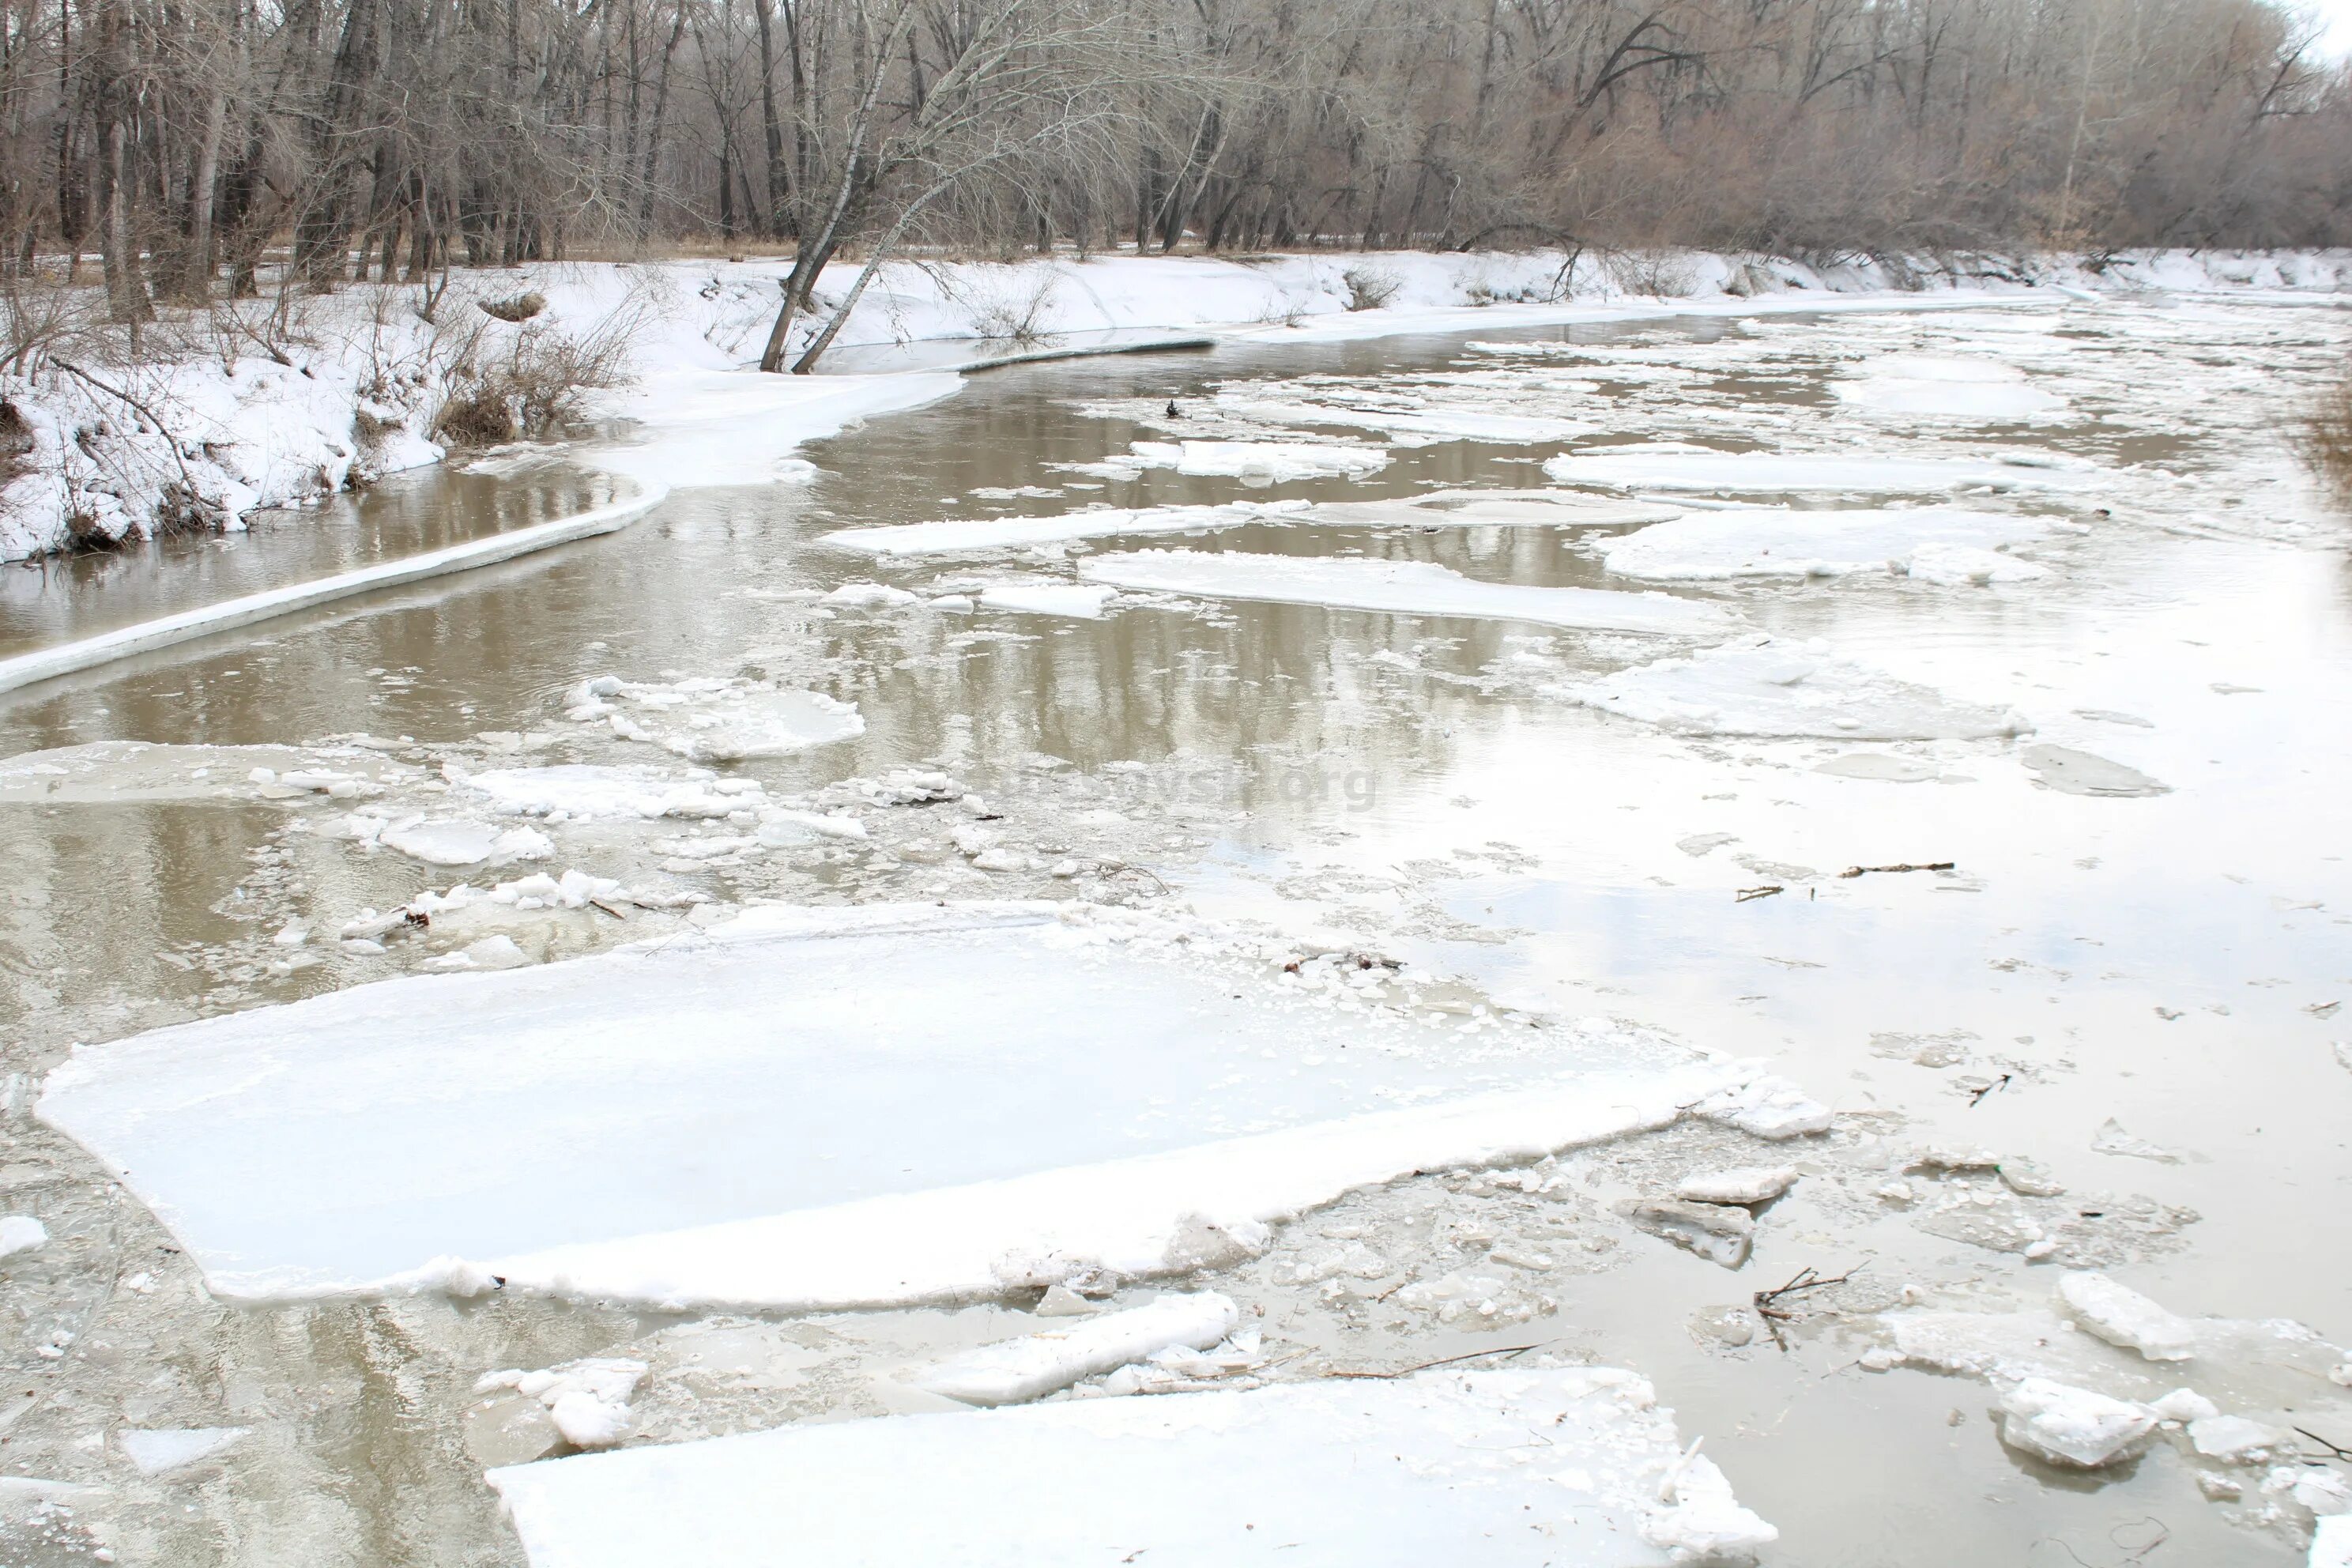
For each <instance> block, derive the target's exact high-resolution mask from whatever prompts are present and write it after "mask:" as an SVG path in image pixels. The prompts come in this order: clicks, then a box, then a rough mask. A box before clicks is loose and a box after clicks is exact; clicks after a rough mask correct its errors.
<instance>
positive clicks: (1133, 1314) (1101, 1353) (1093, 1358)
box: [914, 1291, 1241, 1405]
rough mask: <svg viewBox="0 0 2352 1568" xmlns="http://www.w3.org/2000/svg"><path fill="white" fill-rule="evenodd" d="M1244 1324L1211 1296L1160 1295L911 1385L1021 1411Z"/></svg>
mask: <svg viewBox="0 0 2352 1568" xmlns="http://www.w3.org/2000/svg"><path fill="white" fill-rule="evenodd" d="M1240 1321H1241V1309H1239V1308H1238V1307H1235V1306H1234V1303H1233V1300H1232V1298H1230V1297H1226V1296H1220V1295H1218V1294H1217V1293H1216V1292H1214V1291H1202V1292H1201V1293H1200V1294H1198V1295H1192V1296H1162V1297H1160V1299H1159V1300H1156V1301H1152V1302H1150V1303H1148V1304H1147V1305H1144V1306H1141V1307H1134V1308H1130V1309H1129V1310H1126V1311H1123V1312H1109V1313H1106V1314H1104V1315H1103V1316H1101V1317H1092V1318H1088V1319H1087V1320H1086V1321H1084V1322H1081V1323H1078V1324H1076V1325H1075V1326H1073V1327H1071V1328H1066V1329H1059V1330H1055V1331H1052V1332H1050V1333H1042V1334H1029V1335H1025V1336H1024V1337H1022V1338H1020V1339H1017V1340H1003V1341H1000V1342H997V1343H995V1344H992V1345H982V1347H981V1348H980V1349H978V1350H975V1351H967V1352H964V1353H963V1354H962V1355H960V1356H957V1357H956V1358H955V1359H954V1360H952V1361H950V1362H947V1363H942V1364H941V1365H939V1366H935V1367H932V1368H930V1369H929V1371H926V1372H924V1373H921V1374H920V1375H919V1376H918V1377H917V1378H915V1379H914V1381H915V1383H916V1384H917V1385H918V1386H919V1387H922V1388H926V1389H929V1391H930V1392H932V1393H933V1394H946V1395H947V1396H948V1397H949V1398H950V1399H961V1400H962V1401H963V1402H964V1403H965V1404H966V1405H1018V1404H1020V1403H1022V1402H1023V1401H1024V1400H1030V1399H1035V1398H1037V1397H1038V1396H1039V1395H1041V1394H1051V1393H1053V1392H1054V1391H1055V1389H1060V1388H1067V1387H1069V1386H1070V1384H1074V1383H1076V1382H1077V1381H1079V1380H1080V1379H1081V1378H1087V1377H1095V1376H1097V1375H1099V1374H1101V1373H1106V1372H1112V1371H1115V1370H1117V1369H1118V1368H1119V1367H1122V1366H1125V1365H1127V1364H1128V1363H1129V1362H1138V1361H1141V1360H1143V1359H1144V1358H1145V1357H1146V1356H1149V1355H1150V1354H1151V1353H1152V1352H1155V1351H1161V1350H1166V1349H1167V1348H1168V1347H1169V1346H1171V1345H1182V1346H1184V1347H1186V1348H1187V1349H1190V1350H1206V1349H1208V1348H1209V1347H1210V1346H1211V1345H1213V1344H1215V1343H1216V1342H1218V1341H1219V1340H1222V1339H1223V1338H1224V1337H1225V1336H1226V1335H1227V1334H1229V1333H1231V1332H1232V1331H1233V1330H1234V1325H1235V1324H1237V1323H1239V1322H1240Z"/></svg>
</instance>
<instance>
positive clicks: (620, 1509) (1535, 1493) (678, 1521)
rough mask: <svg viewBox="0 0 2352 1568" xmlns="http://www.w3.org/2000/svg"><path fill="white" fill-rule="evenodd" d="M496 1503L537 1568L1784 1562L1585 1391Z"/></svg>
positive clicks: (1596, 1383)
mask: <svg viewBox="0 0 2352 1568" xmlns="http://www.w3.org/2000/svg"><path fill="white" fill-rule="evenodd" d="M1531 1433H1533V1434H1540V1441H1538V1442H1530V1441H1529V1434H1531ZM910 1477H919V1478H920V1480H921V1489H922V1499H921V1506H919V1507H909V1506H908V1501H907V1496H908V1494H907V1488H908V1478H910ZM488 1480H489V1483H490V1485H491V1486H493V1487H494V1488H496V1489H498V1491H499V1495H500V1496H501V1497H502V1498H503V1499H504V1500H505V1502H506V1505H507V1508H508V1510H509V1512H510V1513H511V1514H512V1516H513V1519H514V1521H515V1527H516V1530H517V1531H518V1532H519V1533H520V1535H521V1537H522V1542H523V1550H524V1552H526V1554H527V1555H528V1556H529V1558H530V1562H531V1563H532V1564H533V1568H641V1565H642V1564H645V1563H758V1562H767V1561H772V1560H773V1559H774V1557H775V1555H776V1551H777V1543H778V1542H790V1543H791V1554H792V1556H793V1559H794V1560H795V1561H806V1562H810V1563H833V1562H841V1563H851V1562H855V1563H859V1564H861V1565H863V1568H938V1565H939V1564H942V1563H955V1564H958V1565H959V1568H1041V1565H1044V1564H1049V1563H1051V1564H1059V1563H1109V1564H1115V1563H1118V1562H1120V1561H1122V1560H1125V1559H1134V1560H1139V1561H1141V1562H1144V1563H1150V1564H1155V1565H1157V1568H1231V1565H1232V1564H1234V1563H1244V1562H1257V1561H1260V1560H1264V1561H1265V1562H1268V1563H1292V1562H1298V1563H1314V1564H1325V1565H1335V1564H1342V1563H1448V1564H1461V1565H1462V1568H1539V1565H1542V1564H1548V1563H1563V1562H1573V1563H1576V1564H1577V1568H1634V1565H1647V1564H1664V1563H1676V1562H1695V1561H1700V1560H1702V1559H1704V1560H1706V1561H1712V1562H1716V1563H1738V1562H1744V1561H1747V1560H1748V1559H1749V1558H1751V1557H1752V1556H1753V1554H1754V1553H1755V1552H1756V1551H1757V1550H1758V1549H1759V1547H1762V1546H1765V1545H1768V1544H1769V1543H1770V1542H1772V1541H1774V1540H1776V1539H1777V1538H1778V1532H1777V1531H1774V1530H1773V1529H1772V1527H1771V1526H1770V1525H1769V1524H1767V1523H1765V1522H1764V1521H1762V1520H1760V1519H1759V1518H1757V1517H1756V1515H1755V1514H1753V1513H1751V1512H1749V1511H1748V1510H1746V1509H1744V1508H1741V1507H1740V1506H1739V1505H1738V1502H1737V1501H1736V1500H1734V1499H1733V1498H1732V1496H1731V1493H1730V1488H1729V1486H1728V1484H1727V1483H1726V1482H1725V1481H1724V1479H1723V1477H1722V1473H1721V1472H1720V1471H1719V1470H1717V1468H1715V1466H1713V1465H1712V1464H1710V1463H1709V1462H1708V1461H1707V1460H1706V1458H1702V1457H1700V1456H1697V1455H1696V1454H1693V1455H1688V1456H1685V1454H1684V1453H1683V1452H1682V1451H1681V1449H1680V1447H1679V1446H1678V1444H1677V1440H1676V1435H1675V1426H1674V1421H1673V1417H1672V1416H1671V1415H1669V1414H1668V1413H1667V1412H1665V1411H1663V1410H1661V1409H1659V1408H1658V1407H1657V1405H1656V1404H1655V1396H1654V1394H1653V1393H1652V1391H1651V1388H1650V1385H1649V1384H1647V1383H1646V1382H1644V1381H1643V1379H1641V1378H1638V1377H1635V1376H1633V1375H1632V1374H1631V1373H1622V1372H1617V1371H1613V1370H1610V1369H1605V1368H1591V1367H1575V1368H1563V1369H1560V1370H1558V1371H1528V1372H1519V1371H1511V1372H1476V1373H1423V1374H1421V1375H1419V1376H1416V1377H1412V1378H1401V1379H1397V1380H1394V1381H1381V1382H1372V1381H1353V1380H1350V1381H1336V1382H1316V1383H1291V1384H1276V1385H1273V1386H1270V1387H1265V1388H1259V1389H1254V1390H1247V1391H1243V1390H1215V1391H1212V1392H1208V1393H1200V1394H1171V1395H1168V1396H1165V1397H1160V1398H1129V1399H1088V1400H1077V1401H1066V1402H1062V1403H1056V1404H1049V1405H1020V1406H1016V1407H1013V1408H1010V1409H1003V1410H985V1411H972V1412H969V1413H960V1414H955V1415H909V1416H898V1417H893V1418H886V1419H882V1420H872V1421H845V1422H833V1423H827V1424H824V1425H819V1426H785V1427H780V1428H777V1429H775V1430H773V1431H767V1432H755V1433H746V1434H743V1435H741V1436H731V1437H719V1438H715V1439H711V1440H709V1441H704V1442H697V1443H684V1444H677V1445H674V1446H667V1447H638V1448H630V1449H625V1450H623V1451H621V1452H618V1453H614V1454H600V1455H590V1456H585V1457H583V1458H567V1459H558V1460H552V1461H546V1462H542V1463H540V1464H534V1465H523V1466H517V1467H513V1468H507V1469H499V1470H493V1471H491V1472H490V1473H489V1476H488ZM1501 1521H1515V1522H1513V1523H1511V1524H1509V1525H1508V1526H1507V1527H1505V1526H1504V1525H1503V1524H1502V1523H1501Z"/></svg>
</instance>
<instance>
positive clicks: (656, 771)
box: [449, 763, 761, 822]
mask: <svg viewBox="0 0 2352 1568" xmlns="http://www.w3.org/2000/svg"><path fill="white" fill-rule="evenodd" d="M449 782H450V783H452V784H456V785H457V786H458V787H459V788H461V789H465V790H469V791H472V792H473V793H474V794H476V795H482V796H484V797H485V798H487V799H488V802H489V804H490V805H493V806H495V807H496V808H498V809H499V810H501V811H510V812H514V813H517V814H519V815H520V816H536V817H544V818H545V819H547V820H548V821H550V822H595V821H613V820H624V821H625V820H630V819H640V820H643V819H650V818H654V817H661V816H684V817H713V816H726V815H727V814H728V813H729V812H730V811H738V810H742V809H744V808H746V807H750V806H756V805H759V804H760V795H761V788H760V785H759V784H758V782H757V781H756V780H751V779H719V778H717V777H715V776H713V775H712V774H710V773H709V772H708V771H705V770H697V771H694V772H691V773H684V774H680V773H671V772H668V771H666V770H664V769H660V768H644V767H597V766H593V765H591V764H588V763H558V764H556V765H555V766H552V767H544V768H493V769H490V770H489V771H488V772H485V773H459V772H457V770H455V769H454V768H453V769H451V770H450V773H449Z"/></svg>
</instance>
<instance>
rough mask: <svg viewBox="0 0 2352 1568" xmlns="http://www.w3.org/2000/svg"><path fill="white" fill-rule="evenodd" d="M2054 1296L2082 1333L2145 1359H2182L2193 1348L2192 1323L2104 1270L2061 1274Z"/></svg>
mask: <svg viewBox="0 0 2352 1568" xmlns="http://www.w3.org/2000/svg"><path fill="white" fill-rule="evenodd" d="M2058 1300H2060V1302H2061V1303H2063V1305H2064V1307H2065V1309H2066V1310H2067V1311H2068V1312H2069V1313H2070V1314H2071V1315H2072V1316H2073V1317H2074V1321H2075V1322H2077V1323H2079V1324H2081V1325H2082V1326H2083V1328H2084V1331H2087V1332H2090V1333H2093V1334H2096V1335H2097V1336H2098V1337H2099V1338H2101V1339H2103V1340H2105V1341H2106V1342H2107V1343H2109V1344H2111V1345H2116V1346H2119V1347H2121V1348H2122V1349H2125V1350H2133V1351H2137V1352H2139V1353H2140V1354H2142V1355H2144V1356H2146V1357H2147V1359H2148V1360H2150V1361H2187V1360H2188V1359H2189V1357H2190V1356H2191V1355H2192V1354H2194V1353H2195V1350H2194V1346H2195V1344H2196V1342H2197V1330H2196V1325H2194V1324H2192V1323H2190V1322H2189V1320H2187V1319H2186V1318H2181V1317H2177V1316H2175V1315H2174V1314H2173V1313H2171V1312H2168V1311H2166V1310H2164V1309H2163V1308H2162V1307H2159V1306H2158V1305H2157V1304H2156V1303H2155V1302H2154V1301H2151V1300H2148V1299H2147V1297H2145V1296H2143V1295H2141V1294H2140V1293H2139V1292H2138V1291H2137V1290H2135V1289H2132V1288H2131V1287H2130V1286H2128V1285H2125V1284H2122V1283H2120V1282H2118V1281H2116V1280H2114V1279H2108V1278H2107V1277H2106V1276H2105V1275H2104V1274H2100V1273H2097V1272H2095V1271H2093V1270H2089V1269H2077V1270H2070V1271H2069V1272H2067V1273H2065V1274H2062V1275H2060V1276H2059V1277H2058Z"/></svg>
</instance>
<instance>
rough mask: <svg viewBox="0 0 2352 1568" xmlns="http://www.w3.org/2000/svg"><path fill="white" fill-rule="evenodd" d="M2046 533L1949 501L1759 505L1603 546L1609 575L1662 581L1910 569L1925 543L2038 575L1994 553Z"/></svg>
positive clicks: (2032, 524) (1654, 528)
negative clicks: (1839, 506) (1810, 507)
mask: <svg viewBox="0 0 2352 1568" xmlns="http://www.w3.org/2000/svg"><path fill="white" fill-rule="evenodd" d="M2044 532H2046V530H2045V529H2044V528H2043V526H2042V523H2040V522H2039V521H2035V520H2034V519H2032V518H2030V517H2013V516H2006V515H2003V514H2001V513H1999V512H1985V511H1962V510H1956V509H1951V508H1945V507H1906V508H1890V509H1884V510H1880V509H1856V510H1839V511H1798V510H1790V509H1787V508H1782V507H1757V508H1754V509H1752V510H1736V511H1706V512H1697V513H1693V514H1689V515H1686V516H1684V517H1679V518H1676V519H1675V520H1674V521H1671V522H1660V523H1654V524H1652V525H1651V526H1650V527H1648V528H1643V529H1637V530H1635V531H1633V532H1632V533H1626V534H1620V535H1618V536H1616V537H1615V538H1612V539H1605V540H1602V541H1601V542H1599V544H1598V545H1597V546H1596V548H1597V549H1598V551H1599V552H1600V555H1601V561H1602V563H1604V564H1605V565H1607V566H1608V568H1609V570H1611V571H1612V572H1614V573H1616V574H1619V575H1621V576H1625V577H1639V578H1643V579H1644V580H1647V581H1650V582H1659V583H1664V582H1706V581H1718V580H1721V579H1724V578H1729V577H1841V576H1844V575H1845V574H1848V573H1853V572H1907V571H1908V570H1909V569H1910V568H1911V565H1912V563H1913V560H1914V558H1915V557H1916V555H1917V554H1918V553H1919V552H1921V551H1922V550H1923V549H1926V548H1927V547H1930V546H1936V545H1942V546H1948V547H1949V546H1958V547H1960V548H1962V549H1964V550H1968V551H1972V552H1976V553H1977V554H1979V555H1988V556H1990V557H1991V562H1992V565H1991V566H1990V567H1988V568H1987V570H1989V571H1992V572H1995V573H1998V572H2000V570H2002V569H2013V576H2014V577H2018V578H2022V577H2038V576H2041V575H2042V572H2043V569H2042V567H2040V566H2036V565H2034V564H2033V563H2032V562H2027V561H2013V560H2011V559H2010V558H2008V557H2007V556H2003V555H1998V554H1994V553H1993V552H1996V551H1998V550H2000V549H2001V548H2003V547H2004V546H2007V545H2011V544H2019V543H2022V542H2026V541H2028V540H2032V539H2038V538H2040V537H2042V535H2043V533H2044ZM1928 564H1929V568H1930V573H1931V574H1932V573H1933V571H1934V570H1935V569H1936V568H1937V567H1938V566H1941V565H1944V564H1946V563H1944V562H1943V561H1942V560H1941V558H1940V557H1938V556H1937V555H1936V554H1935V553H1934V552H1932V551H1931V552H1930V553H1929V555H1928Z"/></svg>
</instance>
